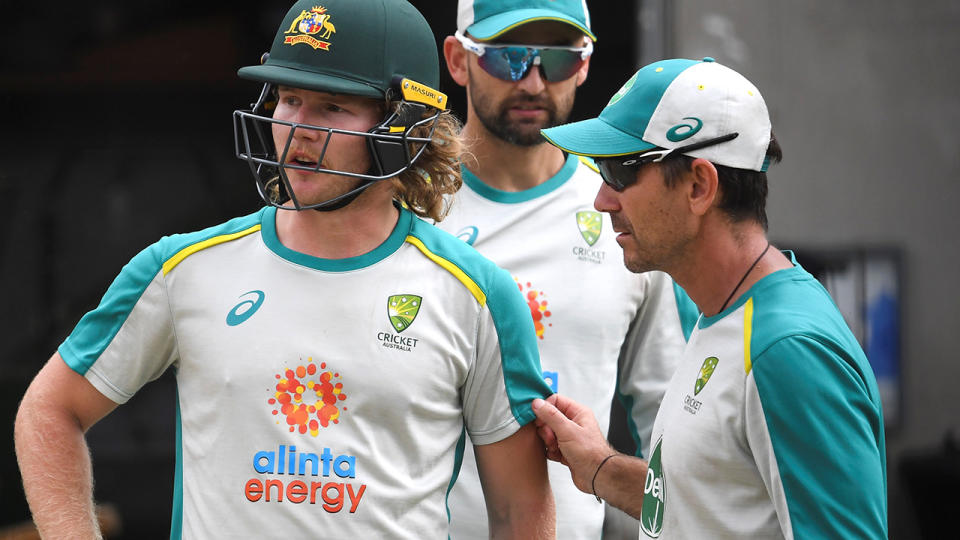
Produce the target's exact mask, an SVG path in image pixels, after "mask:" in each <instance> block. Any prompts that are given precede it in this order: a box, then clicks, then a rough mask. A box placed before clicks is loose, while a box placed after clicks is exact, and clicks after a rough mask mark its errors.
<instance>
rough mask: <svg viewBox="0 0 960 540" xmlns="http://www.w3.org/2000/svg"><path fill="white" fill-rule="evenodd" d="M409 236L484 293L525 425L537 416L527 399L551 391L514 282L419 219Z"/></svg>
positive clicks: (514, 406) (515, 407)
mask: <svg viewBox="0 0 960 540" xmlns="http://www.w3.org/2000/svg"><path fill="white" fill-rule="evenodd" d="M410 234H412V235H413V236H415V237H416V238H418V239H419V240H420V241H421V242H422V243H423V244H424V245H425V246H426V247H427V249H429V250H430V251H431V252H432V253H434V254H435V255H437V256H439V257H442V258H443V259H446V260H447V261H449V262H450V263H452V264H453V265H455V266H456V267H457V268H459V269H460V270H461V271H463V273H464V274H466V275H467V276H468V277H469V278H470V279H471V280H473V282H474V283H476V284H477V286H478V287H479V288H480V290H481V291H483V293H484V294H485V295H486V299H487V309H489V310H490V315H491V317H492V318H493V324H494V327H495V328H496V331H497V336H498V338H499V340H500V361H501V363H502V367H503V377H504V384H505V386H506V389H507V397H508V398H509V400H510V408H511V410H512V411H513V416H514V418H516V419H517V421H518V422H519V423H520V425H524V424H527V423H529V422H530V421H532V420H533V419H534V417H535V415H534V414H533V410H532V409H531V408H530V404H531V402H532V401H533V400H534V399H535V398H545V397H547V396H549V395H550V394H552V393H553V392H552V391H551V390H550V387H549V386H548V385H547V383H546V382H545V381H544V380H543V374H542V373H543V372H542V370H541V368H540V354H539V351H538V349H537V341H536V335H537V334H536V330H534V328H533V319H532V318H531V317H530V308H529V307H527V305H526V304H525V303H524V301H523V295H522V294H520V290H519V289H518V288H517V284H516V283H515V282H514V280H513V278H512V277H510V274H509V273H508V272H507V271H506V270H503V269H501V268H500V267H498V266H497V265H495V264H494V263H493V262H491V261H490V260H489V259H487V258H485V257H484V256H483V255H481V254H480V253H478V252H477V251H476V250H475V249H473V248H472V247H471V246H469V245H467V244H466V243H465V242H464V241H462V240H460V239H458V238H456V237H455V236H453V235H451V234H450V233H448V232H446V231H442V230H440V229H438V228H437V227H435V226H433V225H430V224H429V223H426V222H424V221H423V220H421V219H419V218H414V224H413V227H412V228H411V231H410Z"/></svg>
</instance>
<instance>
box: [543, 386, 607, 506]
mask: <svg viewBox="0 0 960 540" xmlns="http://www.w3.org/2000/svg"><path fill="white" fill-rule="evenodd" d="M532 406H533V412H534V413H536V415H537V433H538V434H539V435H540V438H541V439H543V443H544V445H545V447H546V451H547V457H548V458H549V459H551V460H553V461H558V462H560V463H563V464H564V465H566V466H567V467H568V468H569V469H570V475H571V476H572V477H573V483H574V484H575V485H576V486H577V488H578V489H579V490H580V491H583V492H584V493H590V494H593V487H592V485H591V484H592V482H593V476H594V474H595V473H596V472H597V467H599V466H600V462H602V461H603V459H604V458H606V457H607V456H609V455H611V454H616V453H617V452H616V450H614V449H613V448H611V447H610V444H609V443H607V440H606V438H604V436H603V433H602V432H601V431H600V426H599V425H598V424H597V419H596V418H595V417H594V415H593V411H591V410H590V409H589V408H587V407H585V406H583V405H581V404H579V403H577V402H576V401H573V400H572V399H570V398H568V397H566V396H561V395H559V394H554V395H552V396H550V397H549V398H547V399H546V401H544V400H542V399H535V400H533V405H532Z"/></svg>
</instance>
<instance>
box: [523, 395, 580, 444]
mask: <svg viewBox="0 0 960 540" xmlns="http://www.w3.org/2000/svg"><path fill="white" fill-rule="evenodd" d="M550 397H551V398H556V397H557V394H554V395H552V396H550ZM531 407H532V408H533V412H534V414H536V415H537V426H539V428H538V430H537V431H542V432H546V433H548V434H549V437H550V439H551V440H552V441H554V442H555V441H556V440H557V435H559V436H560V438H563V435H564V433H565V432H566V431H569V430H570V427H568V426H567V424H568V423H569V422H570V420H569V419H567V417H566V416H564V415H563V413H561V412H560V411H559V410H558V409H557V408H556V407H554V406H553V404H552V403H550V402H549V401H545V400H542V399H535V400H533V403H532V404H531ZM547 429H549V431H547ZM541 437H542V435H541ZM544 442H547V443H548V444H549V442H550V441H549V440H548V439H546V438H544Z"/></svg>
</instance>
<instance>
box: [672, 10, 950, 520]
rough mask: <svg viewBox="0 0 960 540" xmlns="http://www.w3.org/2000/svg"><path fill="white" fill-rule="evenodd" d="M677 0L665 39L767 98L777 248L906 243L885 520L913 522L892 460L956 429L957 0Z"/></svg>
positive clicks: (772, 218) (772, 226)
mask: <svg viewBox="0 0 960 540" xmlns="http://www.w3.org/2000/svg"><path fill="white" fill-rule="evenodd" d="M672 4H673V5H672V10H671V11H670V16H669V17H668V25H667V26H666V27H665V31H666V33H667V35H668V38H669V42H670V44H671V49H672V50H670V53H671V55H673V56H678V57H686V58H700V57H703V56H713V57H715V58H716V59H717V61H719V62H721V63H723V64H726V65H728V66H730V67H732V68H734V69H736V70H737V71H740V72H741V73H743V74H744V75H746V76H747V77H748V78H749V79H751V80H752V81H753V82H754V83H755V84H756V85H757V86H758V87H759V88H760V91H761V92H762V93H763V95H764V97H765V99H766V101H767V104H768V106H769V108H770V111H771V116H772V118H773V126H774V132H775V133H776V134H777V138H778V139H779V140H780V141H781V143H782V145H783V148H784V156H785V159H784V161H783V163H782V164H781V165H779V166H776V167H773V168H772V169H771V172H770V199H769V204H768V212H769V215H770V236H771V238H772V239H773V240H774V241H775V242H776V243H778V244H779V246H780V247H781V248H791V247H799V246H804V247H814V248H832V249H848V248H858V247H864V246H866V247H876V246H891V247H894V248H898V249H900V250H901V253H902V261H901V262H902V265H903V271H904V281H903V284H902V285H903V291H902V292H903V306H902V310H903V311H902V321H903V331H904V333H903V335H902V353H903V354H902V360H901V361H902V379H903V394H902V397H903V404H902V409H901V410H900V415H901V416H900V422H899V426H898V427H895V428H894V429H891V430H889V431H888V433H887V457H888V482H889V484H888V487H889V489H888V491H889V504H890V536H891V537H892V538H915V537H918V535H917V526H918V524H917V523H916V519H915V518H914V516H913V514H912V513H910V512H909V511H908V510H909V507H910V502H911V501H910V498H909V497H908V493H907V489H906V486H905V483H904V479H903V477H902V475H901V474H900V470H899V467H900V463H901V461H902V459H903V458H904V457H906V456H910V455H914V454H915V453H917V452H921V451H924V450H926V449H933V448H936V447H939V446H941V444H942V441H943V439H944V436H945V434H946V433H947V432H948V431H949V430H953V431H954V432H955V433H957V434H960V415H958V414H957V413H958V412H960V406H958V405H957V402H956V400H954V397H955V396H956V393H957V392H956V389H955V387H956V384H957V380H958V379H960V362H957V360H956V358H955V357H954V351H955V346H954V341H953V340H954V338H955V335H956V334H954V332H957V330H958V329H960V309H958V307H957V304H958V300H960V295H958V290H960V288H958V286H957V268H958V266H960V242H958V241H957V238H956V234H957V233H958V231H960V219H958V217H957V210H956V208H957V205H958V203H960V152H958V149H960V127H958V125H960V98H958V88H960V74H958V65H960V61H958V59H957V56H958V53H960V2H956V1H954V0H929V1H924V2H895V1H892V0H879V1H872V2H868V1H865V0H855V1H850V2H835V1H832V0H808V1H805V2H771V1H767V0H677V1H675V2H673V3H672ZM801 262H803V261H801ZM955 487H958V488H960V486H955Z"/></svg>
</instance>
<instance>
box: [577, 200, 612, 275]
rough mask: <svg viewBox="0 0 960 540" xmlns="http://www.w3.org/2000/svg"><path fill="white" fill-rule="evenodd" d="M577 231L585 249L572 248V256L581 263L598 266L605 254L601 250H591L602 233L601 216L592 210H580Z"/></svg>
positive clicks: (580, 247)
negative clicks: (585, 262)
mask: <svg viewBox="0 0 960 540" xmlns="http://www.w3.org/2000/svg"><path fill="white" fill-rule="evenodd" d="M576 218H577V230H578V231H580V237H581V238H583V241H584V242H586V243H587V247H583V246H573V255H574V256H575V257H577V258H578V259H580V260H581V261H587V262H592V263H596V264H600V263H602V262H603V260H604V258H606V256H607V253H606V252H605V251H603V250H599V249H593V245H594V244H596V243H597V240H598V239H599V238H600V234H601V233H602V232H603V214H601V213H600V212H594V211H592V210H582V211H580V212H577V214H576Z"/></svg>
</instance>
